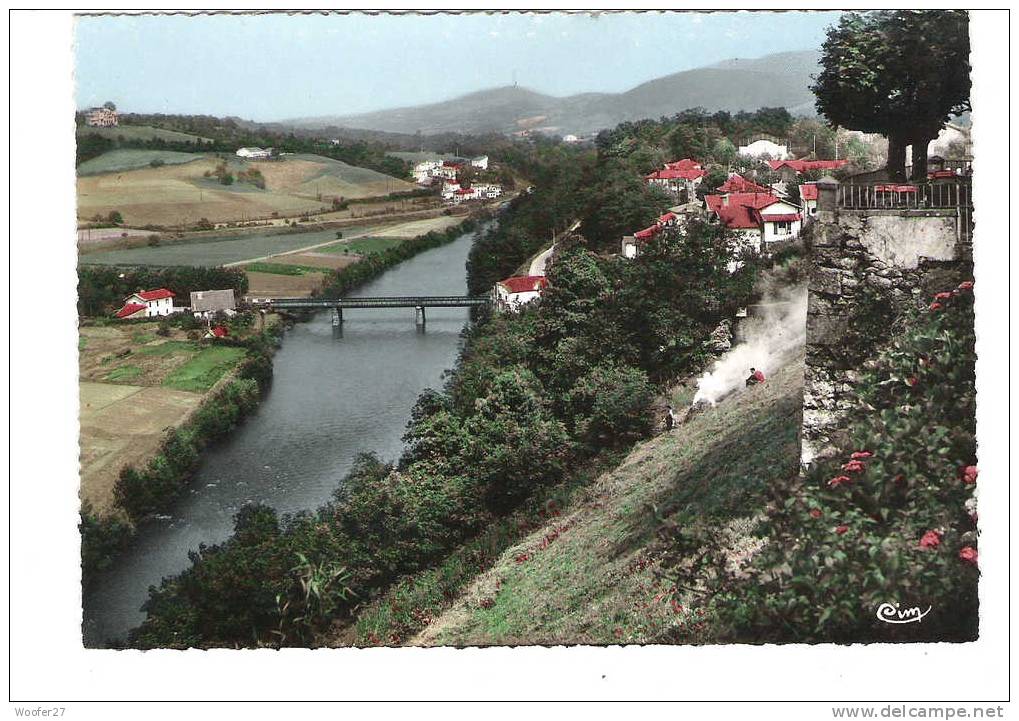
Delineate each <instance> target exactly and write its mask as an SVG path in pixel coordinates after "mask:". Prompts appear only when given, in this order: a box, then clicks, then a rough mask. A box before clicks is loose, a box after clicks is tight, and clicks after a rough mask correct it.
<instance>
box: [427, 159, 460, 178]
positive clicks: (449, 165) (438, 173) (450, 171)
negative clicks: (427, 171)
mask: <svg viewBox="0 0 1019 721" xmlns="http://www.w3.org/2000/svg"><path fill="white" fill-rule="evenodd" d="M462 167H463V163H456V162H453V161H452V160H444V161H442V165H439V166H438V167H437V168H435V169H434V170H433V171H432V176H433V177H436V178H447V179H449V180H456V176H457V173H459V172H460V169H461V168H462Z"/></svg>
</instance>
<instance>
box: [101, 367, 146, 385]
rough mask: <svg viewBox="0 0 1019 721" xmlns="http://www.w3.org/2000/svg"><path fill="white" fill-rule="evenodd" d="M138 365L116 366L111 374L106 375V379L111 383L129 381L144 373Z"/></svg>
mask: <svg viewBox="0 0 1019 721" xmlns="http://www.w3.org/2000/svg"><path fill="white" fill-rule="evenodd" d="M144 372H145V371H143V370H142V369H141V368H139V367H138V366H132V365H126V366H120V367H119V368H114V369H113V370H112V371H110V373H109V375H107V376H106V380H108V381H110V382H111V383H129V382H131V381H133V380H135V379H136V378H138V377H139V376H141V375H142V373H144Z"/></svg>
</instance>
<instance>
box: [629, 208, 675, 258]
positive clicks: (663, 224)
mask: <svg viewBox="0 0 1019 721" xmlns="http://www.w3.org/2000/svg"><path fill="white" fill-rule="evenodd" d="M680 221H681V217H680V215H679V214H677V213H676V212H674V211H672V210H670V211H668V212H666V213H663V214H662V215H660V216H658V220H656V221H655V223H654V225H649V226H648V227H647V228H644V229H643V230H638V231H637V232H636V233H634V234H633V235H624V236H623V240H622V248H621V251H620V252H621V253H622V256H623V257H624V258H636V257H637V256H638V255H639V254H640V251H641V248H642V247H643V246H644V245H646V244H647V242H648V241H649V240H651V239H652V238H654V237H655V236H656V235H658V234H659V233H660V232H662V230H663V229H665V228H674V227H676V226H678V225H680Z"/></svg>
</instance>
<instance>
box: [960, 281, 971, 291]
mask: <svg viewBox="0 0 1019 721" xmlns="http://www.w3.org/2000/svg"><path fill="white" fill-rule="evenodd" d="M959 290H973V281H972V280H964V281H963V282H962V283H959Z"/></svg>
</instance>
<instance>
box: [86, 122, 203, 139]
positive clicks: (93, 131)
mask: <svg viewBox="0 0 1019 721" xmlns="http://www.w3.org/2000/svg"><path fill="white" fill-rule="evenodd" d="M77 134H78V135H101V136H103V137H104V138H110V139H112V140H117V139H118V138H124V139H125V140H154V139H157V138H158V139H160V140H167V141H172V142H177V143H181V142H183V143H194V142H196V141H199V140H200V141H202V142H203V143H209V142H212V140H211V139H210V138H203V137H200V136H198V135H191V134H189V133H181V132H178V131H176V130H165V129H163V128H154V127H152V126H151V125H118V126H116V127H113V128H93V127H90V126H88V125H79V126H78V128H77Z"/></svg>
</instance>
